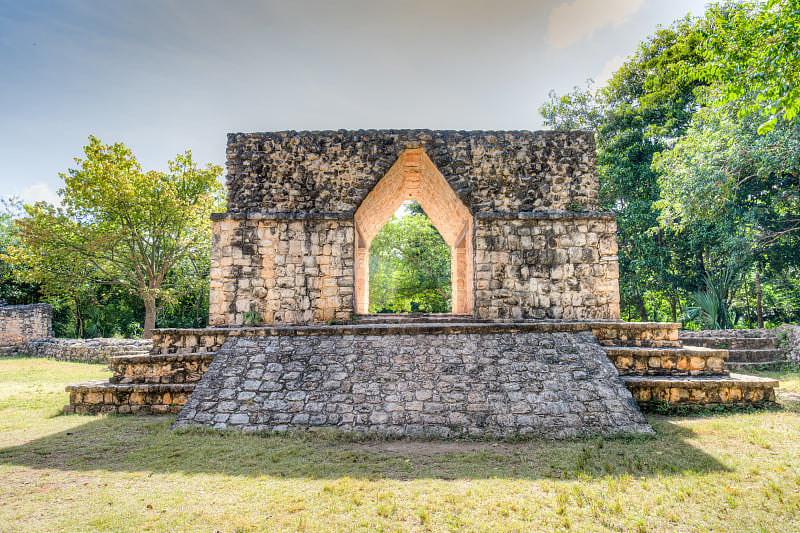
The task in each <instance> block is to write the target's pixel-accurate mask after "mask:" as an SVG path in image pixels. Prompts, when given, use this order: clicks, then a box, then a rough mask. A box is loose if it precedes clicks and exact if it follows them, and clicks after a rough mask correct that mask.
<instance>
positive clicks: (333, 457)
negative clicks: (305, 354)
mask: <svg viewBox="0 0 800 533" xmlns="http://www.w3.org/2000/svg"><path fill="white" fill-rule="evenodd" d="M173 421H174V417H136V416H109V417H87V418H86V423H85V424H82V425H80V426H77V427H75V428H73V429H70V430H68V431H63V432H60V433H54V434H52V435H48V436H46V437H43V438H40V439H36V440H33V441H31V442H28V443H26V444H23V445H19V446H11V447H7V448H1V449H0V464H11V465H21V466H26V467H29V468H34V469H59V470H69V471H76V470H77V471H90V470H109V471H122V472H156V473H186V474H199V473H224V474H226V475H230V476H244V477H258V476H272V477H298V478H299V477H302V478H318V479H336V478H343V477H349V478H355V479H373V480H374V479H397V480H408V479H446V480H449V479H488V478H507V479H530V480H534V479H546V478H551V479H553V478H554V479H574V478H578V477H581V478H586V477H589V478H604V477H607V476H612V477H624V476H636V477H645V476H647V477H649V476H657V475H667V476H668V475H673V474H676V475H678V474H681V473H684V472H687V471H690V472H720V471H729V468H728V467H726V466H725V465H724V464H722V463H720V462H718V461H717V460H716V459H715V458H714V457H712V456H710V455H708V454H706V453H705V452H703V451H702V450H700V449H699V448H697V447H695V446H693V445H692V443H691V440H692V439H693V438H694V435H693V433H692V431H691V430H689V429H686V428H684V427H681V426H679V425H677V424H674V423H672V422H671V421H670V419H669V418H665V417H652V419H651V422H652V423H653V425H654V427H655V429H656V431H657V433H658V436H657V437H655V438H653V437H618V438H608V437H606V438H603V437H592V438H583V439H567V440H544V439H535V440H526V441H518V442H513V441H504V440H492V441H464V440H423V439H415V440H411V439H397V440H384V439H379V438H360V439H354V438H353V435H347V434H336V433H325V432H323V433H321V434H320V433H319V432H317V433H298V434H290V435H272V436H265V435H253V434H251V435H242V434H238V433H227V432H222V433H220V432H211V431H203V430H191V431H186V432H173V431H171V430H170V425H171V423H172V422H173Z"/></svg>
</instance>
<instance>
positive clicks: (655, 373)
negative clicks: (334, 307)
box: [595, 323, 778, 407]
mask: <svg viewBox="0 0 800 533" xmlns="http://www.w3.org/2000/svg"><path fill="white" fill-rule="evenodd" d="M652 326H657V327H654V329H653V331H656V332H658V334H656V335H652V336H650V338H645V337H642V338H639V339H637V338H634V337H630V338H627V339H624V338H603V337H602V333H601V334H600V335H598V333H597V332H595V335H597V336H598V340H599V341H600V343H601V344H602V345H603V346H604V348H605V350H606V354H607V355H608V357H609V358H610V359H611V361H612V362H613V363H614V366H616V367H617V370H618V371H619V374H620V377H621V378H622V380H623V381H624V382H625V385H626V386H627V388H628V390H630V391H631V393H632V394H633V398H634V400H636V402H637V403H638V404H639V405H641V406H658V405H661V406H670V407H680V406H697V407H703V406H716V405H726V406H752V405H758V404H763V403H772V402H775V387H777V386H778V382H777V381H776V380H773V379H767V378H761V377H757V376H747V375H742V374H733V373H731V372H729V371H728V367H727V362H726V360H727V358H728V350H725V349H721V348H714V347H706V346H689V345H685V344H684V342H683V339H682V338H681V335H679V332H678V329H679V328H680V324H677V323H674V324H672V323H670V324H652Z"/></svg>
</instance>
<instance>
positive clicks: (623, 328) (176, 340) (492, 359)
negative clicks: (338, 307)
mask: <svg viewBox="0 0 800 533" xmlns="http://www.w3.org/2000/svg"><path fill="white" fill-rule="evenodd" d="M679 327H680V325H679V324H662V323H626V322H621V321H573V322H565V321H526V322H513V321H498V320H476V319H474V318H472V317H470V316H468V315H433V316H430V315H418V316H408V315H367V316H363V317H361V318H360V319H359V320H357V321H352V322H348V323H344V324H338V325H311V326H287V325H274V326H264V327H256V328H206V329H174V330H167V329H163V330H157V331H156V333H155V335H154V338H153V349H152V353H151V354H150V355H149V356H143V355H135V356H125V357H115V358H111V367H112V369H113V370H114V377H112V378H111V380H109V381H108V382H99V383H98V382H92V383H84V384H76V385H71V386H69V387H68V390H69V391H70V405H69V406H67V408H66V410H67V411H69V412H79V413H94V412H116V413H126V412H139V413H165V412H173V413H174V412H178V411H180V410H181V407H182V406H183V405H184V404H186V403H187V401H189V397H190V395H191V394H192V393H193V392H194V391H195V388H196V387H197V388H198V391H199V390H200V389H202V390H203V391H205V392H202V394H201V393H200V392H198V394H196V395H195V398H196V399H197V401H196V402H195V403H190V404H189V406H187V409H186V411H185V413H184V414H181V415H180V416H179V422H178V423H179V425H188V424H192V423H203V424H208V425H211V426H216V427H222V426H221V424H225V427H239V428H241V429H259V428H260V429H267V428H273V429H275V428H279V429H283V428H284V427H290V426H292V427H294V426H298V427H307V426H309V425H314V424H322V425H336V426H338V427H345V426H346V427H349V428H351V429H357V430H366V431H369V430H385V431H388V432H393V433H398V432H406V433H416V432H419V431H426V432H433V433H437V434H441V435H444V434H448V435H458V434H464V433H469V434H481V432H487V433H491V434H510V433H515V432H516V433H536V434H547V435H568V434H581V433H586V432H595V433H597V432H601V433H602V432H611V431H616V430H617V429H618V428H621V427H624V426H625V425H626V423H625V421H624V420H622V419H621V418H620V417H619V412H622V411H619V412H615V411H614V410H616V409H619V408H620V405H624V404H625V395H624V394H622V393H621V392H620V388H619V387H618V384H620V383H621V384H624V386H625V387H626V388H627V389H628V390H629V391H630V392H631V393H632V398H633V399H635V400H636V401H637V402H638V403H639V404H640V405H653V404H657V405H671V406H683V405H695V406H703V405H745V404H746V405H758V404H763V403H769V402H774V401H775V394H774V387H776V386H777V382H776V381H774V380H764V379H760V378H752V377H748V376H739V375H729V373H728V371H727V370H726V367H725V358H726V357H727V351H726V350H722V349H711V348H703V347H684V346H683V345H682V342H681V340H680V339H679V336H678V329H679ZM521 339H525V342H522V343H520V342H521ZM487 343H488V344H487ZM412 346H416V347H417V348H415V349H410V348H409V347H412ZM223 348H224V349H223ZM598 350H599V351H598ZM416 352H419V355H415V353H416ZM218 353H221V354H222V355H218ZM242 353H246V354H247V355H242ZM599 353H602V354H603V355H604V358H603V360H602V363H603V364H601V362H598V361H597V359H596V355H597V354H599ZM237 354H238V355H237ZM276 354H281V355H280V357H283V359H281V360H276V361H267V359H268V358H270V357H273V358H274V357H277V355H276ZM576 354H579V355H576ZM348 357H349V358H350V359H349V360H345V359H346V358H348ZM587 357H588V359H587ZM223 358H224V359H223ZM446 358H450V359H449V362H447V361H446V360H445V359H446ZM212 361H213V363H212ZM268 365H272V366H269V367H268ZM347 365H349V366H347ZM359 365H361V366H359ZM598 365H600V366H598ZM581 366H583V367H585V368H583V369H581V368H579V367H581ZM373 367H374V368H373ZM215 368H216V370H214V369H215ZM209 369H211V370H212V371H213V373H211V374H210V375H208V376H206V373H207V371H208V370H209ZM369 369H372V370H369ZM567 369H569V371H567ZM587 369H592V370H590V371H589V372H587ZM590 372H593V373H595V374H597V376H602V378H599V379H598V377H597V376H589V375H588V374H589V373H590ZM259 373H260V375H259V376H258V377H256V374H259ZM582 373H583V374H587V375H586V376H584V375H583V374H582ZM226 374H227V375H226ZM248 374H250V377H248ZM222 376H224V379H223V380H222V381H221V382H220V377H222ZM443 376H449V377H447V378H446V379H444V378H443ZM520 376H523V378H520ZM328 378H329V379H328ZM225 380H228V381H227V382H226V381H225ZM345 383H349V389H348V390H342V387H343V386H344V387H345V389H347V388H348V387H347V386H345V385H344V384H345ZM256 384H257V385H256ZM335 384H336V387H338V389H337V388H336V387H334V385H335ZM422 384H424V386H422ZM609 384H611V385H610V386H611V387H612V389H614V391H615V392H614V393H613V394H612V395H611V396H608V394H610V393H609V391H608V390H605V389H604V387H608V386H609ZM170 386H175V387H177V388H175V389H174V390H173V389H171V388H170ZM387 386H388V387H389V388H388V389H384V387H387ZM397 386H399V388H400V389H404V390H390V389H392V387H397ZM456 386H457V387H459V388H464V387H466V388H467V389H469V390H455V387H456ZM262 387H264V388H263V389H262ZM376 387H377V388H376ZM270 388H273V389H275V390H268V389H270ZM565 388H566V389H568V390H569V391H571V393H574V394H573V396H572V397H567V396H561V397H559V392H561V391H562V390H564V389H565ZM514 389H516V390H514ZM213 391H216V392H217V393H219V394H220V396H219V397H218V398H217V400H216V401H215V399H214V398H215V396H214V395H213ZM576 391H581V392H580V394H578V393H577V392H576ZM587 391H588V392H587ZM418 392H419V394H420V397H419V399H418V398H417V393H418ZM251 394H252V396H251ZM429 394H430V397H428V395H429ZM470 394H471V397H470ZM553 394H555V396H553ZM587 394H588V395H587ZM592 394H594V396H592ZM459 395H461V396H459ZM464 395H465V396H464ZM498 395H500V396H498ZM603 395H606V396H607V397H606V396H603ZM368 396H369V398H370V399H369V401H368V400H367V397H368ZM201 397H205V398H206V399H204V400H202V401H200V398H201ZM323 397H324V401H321V400H320V398H323ZM257 398H258V402H260V403H259V406H260V407H258V408H255V407H252V406H254V405H256V403H257V402H256V399H257ZM287 398H288V399H287ZM292 398H293V399H292ZM434 398H437V400H434ZM490 398H491V400H490ZM520 398H522V400H520ZM592 398H594V399H592ZM609 398H611V399H612V404H613V405H614V407H613V409H610V410H606V411H605V412H595V413H594V414H591V409H589V408H587V405H589V406H590V405H592V402H595V405H598V403H597V402H599V403H600V404H602V403H603V402H604V401H606V400H608V399H609ZM545 399H546V400H545ZM273 400H274V402H276V403H270V402H272V401H273ZM520 401H522V402H523V403H522V404H520V403H519V402H520ZM223 402H228V403H224V404H223ZM230 402H233V403H230ZM281 402H285V403H281ZM450 402H452V403H450ZM472 402H477V403H472ZM614 402H621V403H614ZM320 403H324V404H326V405H330V406H331V407H330V409H332V410H333V412H330V413H329V412H326V411H323V412H315V411H314V410H315V409H317V408H318V407H319V404H320ZM212 404H213V405H212ZM439 404H441V405H439ZM512 404H514V405H515V407H514V408H513V409H516V410H522V412H511V409H512V407H511V406H512ZM309 405H310V408H309V409H306V406H309ZM523 405H524V407H523ZM556 405H557V406H556ZM242 406H244V408H242ZM348 406H349V407H352V409H353V410H352V411H349V410H348V409H349V407H348ZM378 406H379V407H380V409H378V408H377V407H378ZM553 406H556V407H553ZM420 407H421V410H419V411H417V409H418V408H420ZM240 408H241V409H240ZM327 408H328V407H326V408H324V409H327ZM358 409H362V411H358ZM437 410H439V412H434V411H437ZM549 410H553V412H552V413H551V412H550V411H549ZM505 411H508V412H505ZM623 411H625V412H626V413H627V414H626V415H625V416H627V417H628V422H632V424H633V428H634V429H635V427H637V425H638V424H640V422H637V421H636V420H637V418H636V417H637V416H640V415H638V414H635V413H634V414H631V413H632V412H629V411H627V408H624V409H623ZM212 413H213V414H212ZM348 413H350V414H348ZM375 413H380V414H375ZM397 413H402V417H403V418H402V420H403V422H402V424H401V423H400V418H398V417H400V416H401V415H399V414H397ZM451 413H453V414H452V415H451ZM598 413H599V414H598ZM612 413H615V415H614V416H616V418H614V417H613V416H611V414H612ZM636 413H638V411H637V412H636ZM209 414H212V416H211V420H210V421H209V420H206V418H207V417H208V415H209ZM303 414H307V415H308V418H306V417H304V416H298V417H297V418H295V416H297V415H303ZM323 414H324V415H325V418H324V419H323V418H322V415H323ZM345 414H347V416H344V415H345ZM351 414H352V419H351V418H350V415H351ZM373 414H374V415H375V416H374V418H373ZM218 415H220V416H219V418H218V419H217V420H216V421H215V420H214V419H215V418H216V417H217V416H218ZM223 415H227V418H226V416H223ZM245 415H246V419H245ZM312 415H315V416H316V417H315V418H312ZM332 415H337V416H332ZM358 415H360V417H359V416H358ZM423 415H424V417H425V418H423ZM436 417H439V418H436ZM526 417H527V418H526ZM582 417H583V418H582ZM223 418H225V421H222V419H223ZM418 422H419V423H418ZM479 422H480V424H479ZM347 424H350V425H349V426H347ZM629 425H630V424H629ZM429 426H430V427H431V428H435V429H432V430H428V429H423V430H421V429H420V427H422V428H428V427H429ZM515 428H516V429H515ZM612 428H614V429H612Z"/></svg>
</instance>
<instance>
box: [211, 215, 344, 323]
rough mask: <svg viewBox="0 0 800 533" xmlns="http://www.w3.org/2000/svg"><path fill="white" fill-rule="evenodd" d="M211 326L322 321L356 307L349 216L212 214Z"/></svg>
mask: <svg viewBox="0 0 800 533" xmlns="http://www.w3.org/2000/svg"><path fill="white" fill-rule="evenodd" d="M213 229H214V238H213V250H214V254H213V257H212V261H211V298H210V308H211V310H212V313H211V316H210V318H209V322H210V324H211V325H213V326H220V325H228V324H239V325H241V324H243V323H244V319H245V314H246V313H248V312H251V311H252V312H257V313H259V314H260V316H261V319H262V321H264V322H267V323H272V322H287V323H296V322H324V321H326V320H332V319H339V320H346V319H349V318H350V317H351V316H352V314H353V290H354V289H353V283H354V276H353V261H354V259H353V253H354V250H355V246H354V241H353V235H354V233H353V223H352V221H346V220H317V219H306V220H269V219H266V220H265V219H261V220H259V219H238V220H231V219H227V220H215V221H214V228H213Z"/></svg>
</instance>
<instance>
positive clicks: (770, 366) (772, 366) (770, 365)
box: [725, 358, 790, 371]
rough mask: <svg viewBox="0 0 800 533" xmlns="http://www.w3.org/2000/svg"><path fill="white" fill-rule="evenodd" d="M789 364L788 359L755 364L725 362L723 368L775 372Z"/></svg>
mask: <svg viewBox="0 0 800 533" xmlns="http://www.w3.org/2000/svg"><path fill="white" fill-rule="evenodd" d="M788 363H790V361H789V359H786V358H783V359H776V360H773V361H763V362H756V363H742V362H738V361H736V362H733V363H731V362H726V363H725V368H727V369H729V370H745V371H746V370H748V369H749V370H753V369H756V370H777V369H780V368H782V367H783V366H785V365H786V364H788Z"/></svg>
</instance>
